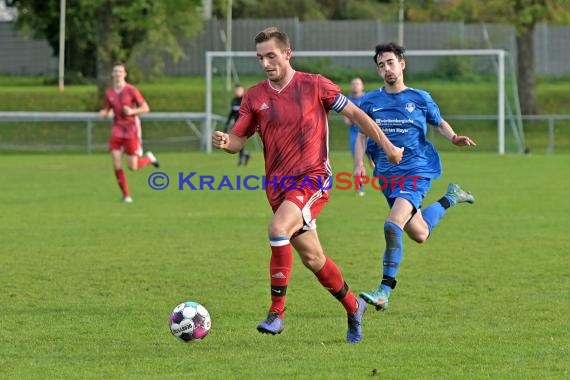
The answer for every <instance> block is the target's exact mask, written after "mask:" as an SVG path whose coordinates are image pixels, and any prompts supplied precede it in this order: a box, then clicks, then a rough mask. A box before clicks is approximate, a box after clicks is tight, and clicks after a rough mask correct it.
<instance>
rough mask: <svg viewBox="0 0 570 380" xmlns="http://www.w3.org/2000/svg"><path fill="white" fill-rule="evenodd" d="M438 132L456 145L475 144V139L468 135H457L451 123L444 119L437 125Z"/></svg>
mask: <svg viewBox="0 0 570 380" xmlns="http://www.w3.org/2000/svg"><path fill="white" fill-rule="evenodd" d="M437 129H438V131H439V133H440V134H441V135H442V136H443V137H445V138H446V139H448V140H449V141H451V143H452V144H453V145H457V146H477V144H476V143H475V141H473V140H472V139H471V138H470V137H469V136H459V135H458V134H456V133H455V131H454V130H453V128H452V127H451V125H449V123H448V122H447V121H445V120H443V121H442V122H441V124H440V125H439V126H438V127H437Z"/></svg>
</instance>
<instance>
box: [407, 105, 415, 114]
mask: <svg viewBox="0 0 570 380" xmlns="http://www.w3.org/2000/svg"><path fill="white" fill-rule="evenodd" d="M415 109H416V105H415V104H414V103H406V111H408V112H409V113H412V112H414V110H415Z"/></svg>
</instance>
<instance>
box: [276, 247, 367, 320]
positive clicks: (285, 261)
mask: <svg viewBox="0 0 570 380" xmlns="http://www.w3.org/2000/svg"><path fill="white" fill-rule="evenodd" d="M269 244H270V245H271V260H270V262H269V275H270V276H271V278H270V280H271V307H270V308H269V311H270V312H276V313H279V318H282V319H283V317H284V315H283V312H284V311H285V300H286V298H287V297H286V295H287V285H288V284H289V277H290V276H291V269H292V267H293V248H292V246H291V243H290V242H289V239H287V238H286V237H278V238H270V239H269ZM315 276H316V277H317V279H318V280H319V282H320V283H321V285H323V287H325V288H326V289H327V290H328V291H329V292H330V293H331V294H332V295H333V296H334V297H335V298H336V299H338V300H339V302H340V303H341V304H342V306H343V307H344V308H345V310H346V312H347V313H348V314H354V313H355V312H356V310H357V308H358V303H357V301H356V297H355V296H354V294H353V293H352V292H351V291H350V290H349V289H348V285H347V284H346V282H344V278H343V277H342V273H341V272H340V269H339V268H338V267H337V266H336V264H335V263H334V261H332V259H331V258H330V257H327V258H326V261H325V265H323V267H322V268H321V270H319V271H318V272H317V273H315Z"/></svg>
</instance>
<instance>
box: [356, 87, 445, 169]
mask: <svg viewBox="0 0 570 380" xmlns="http://www.w3.org/2000/svg"><path fill="white" fill-rule="evenodd" d="M360 108H361V109H362V110H363V111H364V112H365V113H367V114H368V116H370V117H371V118H372V120H374V121H375V122H376V124H378V125H379V126H380V128H381V129H382V131H383V132H384V134H385V135H386V137H388V139H389V140H390V141H391V142H392V143H393V144H394V145H395V146H397V147H404V156H403V158H402V161H401V162H400V163H399V164H398V165H395V164H391V163H390V162H388V159H387V158H386V153H384V151H383V150H382V148H380V147H379V146H378V144H376V142H375V141H373V140H372V139H368V146H367V149H366V151H367V152H368V153H370V155H371V157H372V159H373V160H374V163H375V164H376V168H375V170H374V174H375V175H380V174H381V175H384V176H392V175H403V176H406V175H421V176H423V177H425V178H439V177H440V176H441V160H440V158H439V154H438V153H437V151H436V150H435V148H434V146H433V145H432V144H431V143H430V142H429V141H428V140H427V137H426V136H427V124H428V123H429V124H432V125H435V126H439V125H440V124H441V122H442V121H443V119H442V117H441V115H440V112H439V107H438V106H437V104H435V102H434V101H433V99H432V97H431V95H430V94H429V93H427V92H425V91H422V90H417V89H413V88H407V89H405V90H404V91H402V92H399V93H397V94H390V93H387V92H385V91H384V89H383V88H380V89H378V90H374V91H372V92H369V93H367V94H366V96H364V98H363V99H362V100H361V103H360Z"/></svg>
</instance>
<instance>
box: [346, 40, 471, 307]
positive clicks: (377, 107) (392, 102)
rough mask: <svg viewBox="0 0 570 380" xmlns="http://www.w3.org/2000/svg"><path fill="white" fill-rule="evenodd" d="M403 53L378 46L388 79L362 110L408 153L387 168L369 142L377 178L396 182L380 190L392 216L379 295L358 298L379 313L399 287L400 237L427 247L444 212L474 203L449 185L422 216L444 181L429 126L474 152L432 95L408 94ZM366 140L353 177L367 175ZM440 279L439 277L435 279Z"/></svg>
mask: <svg viewBox="0 0 570 380" xmlns="http://www.w3.org/2000/svg"><path fill="white" fill-rule="evenodd" d="M404 51H405V49H404V48H403V47H402V46H399V45H397V44H394V43H389V44H385V45H378V46H376V51H375V54H374V63H375V64H376V65H377V69H378V74H379V75H380V76H381V77H382V79H384V87H382V88H380V89H377V90H374V91H371V92H368V93H367V94H366V96H364V98H363V99H362V100H361V103H360V108H361V109H362V110H363V111H364V112H366V113H367V114H368V115H369V116H370V117H371V118H372V120H375V121H376V123H378V125H379V126H380V128H381V129H382V131H383V132H384V133H385V134H386V136H387V137H388V138H389V139H390V141H391V142H392V143H393V144H395V145H397V146H403V147H404V157H403V159H402V162H401V163H400V164H399V165H393V164H391V163H390V162H389V160H388V157H386V154H385V153H384V151H383V150H382V149H380V147H379V146H378V145H376V143H375V142H374V141H369V142H368V151H369V152H371V154H372V158H373V159H374V163H375V170H374V176H382V177H380V178H386V179H394V178H397V181H398V183H397V184H395V183H393V182H392V183H386V184H385V183H382V184H380V187H384V189H383V190H382V191H383V193H384V196H385V197H386V200H387V201H388V205H389V206H390V213H389V214H388V218H387V219H386V221H385V222H384V238H385V240H386V249H385V251H384V257H383V267H382V268H383V270H382V279H381V280H380V284H379V285H378V287H377V288H376V289H374V290H373V291H371V292H369V293H367V292H361V293H360V296H361V297H362V298H363V299H364V300H365V301H366V302H368V303H370V304H372V305H374V306H376V309H377V310H386V309H387V308H388V299H389V297H390V293H391V291H392V289H394V287H395V286H396V274H397V273H398V268H399V267H400V262H401V261H402V256H403V244H402V232H403V231H405V232H406V233H407V234H408V236H409V237H410V238H411V239H412V240H414V241H416V242H418V243H423V242H424V241H426V239H427V238H428V237H429V236H430V234H431V232H432V230H433V229H434V228H435V226H436V225H437V224H438V223H439V221H440V220H441V218H442V217H443V216H444V214H445V212H446V210H447V209H448V208H450V207H452V206H455V205H456V204H458V203H463V202H467V203H474V202H475V199H474V198H473V196H472V195H471V194H470V193H468V192H465V191H464V190H462V189H461V187H460V186H459V185H457V184H450V185H449V187H448V188H447V193H445V195H444V196H443V197H442V198H441V199H440V200H438V201H437V202H434V203H432V204H431V205H429V206H428V207H427V208H425V209H424V210H423V211H422V209H421V206H422V201H423V199H424V197H425V195H426V194H427V192H428V190H429V189H430V187H431V181H432V179H436V178H439V177H440V176H441V161H440V158H439V154H438V153H437V151H436V150H435V148H434V146H433V145H432V144H431V143H430V142H429V141H428V140H427V124H428V123H429V124H431V125H434V126H435V127H436V128H437V130H438V131H439V133H440V134H441V135H442V136H443V137H444V138H445V139H447V140H448V141H450V142H451V143H452V144H454V145H457V146H475V145H476V144H475V142H474V141H473V140H471V139H470V138H469V137H467V136H458V135H457V134H456V133H455V132H454V131H453V128H451V125H449V123H448V122H447V121H445V120H444V119H443V118H442V117H441V115H440V112H439V107H438V106H437V104H436V103H435V102H434V101H433V99H432V97H431V95H430V94H429V93H427V92H425V91H422V90H418V89H414V88H409V87H407V86H406V85H405V84H404V69H405V68H406V61H405V60H404ZM364 145H365V136H364V135H362V134H360V135H359V136H358V141H357V143H356V149H355V151H356V154H355V173H354V174H355V176H356V175H365V168H364V163H363V158H364V151H365V147H364ZM435 276H437V274H435Z"/></svg>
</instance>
